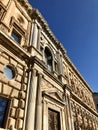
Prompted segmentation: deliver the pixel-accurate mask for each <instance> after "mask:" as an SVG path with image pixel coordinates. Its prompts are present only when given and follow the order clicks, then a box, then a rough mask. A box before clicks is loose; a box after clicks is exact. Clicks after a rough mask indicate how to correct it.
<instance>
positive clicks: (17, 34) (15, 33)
mask: <svg viewBox="0 0 98 130" xmlns="http://www.w3.org/2000/svg"><path fill="white" fill-rule="evenodd" d="M11 36H12V38H13V39H14V40H15V41H16V42H17V43H20V42H21V36H20V34H19V33H18V32H16V30H14V29H13V31H12V34H11Z"/></svg>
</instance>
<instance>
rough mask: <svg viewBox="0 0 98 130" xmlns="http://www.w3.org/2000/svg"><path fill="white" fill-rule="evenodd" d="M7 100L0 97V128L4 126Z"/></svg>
mask: <svg viewBox="0 0 98 130" xmlns="http://www.w3.org/2000/svg"><path fill="white" fill-rule="evenodd" d="M8 102H9V101H8V100H7V99H5V98H1V97H0V128H4V124H5V119H6V114H7V108H8Z"/></svg>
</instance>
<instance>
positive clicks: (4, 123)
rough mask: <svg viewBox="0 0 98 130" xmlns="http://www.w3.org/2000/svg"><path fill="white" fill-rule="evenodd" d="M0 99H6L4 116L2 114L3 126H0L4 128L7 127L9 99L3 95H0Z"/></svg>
mask: <svg viewBox="0 0 98 130" xmlns="http://www.w3.org/2000/svg"><path fill="white" fill-rule="evenodd" d="M0 99H6V100H8V103H7V108H6V111H5V114H4V115H5V116H4V119H3V127H0V129H6V128H7V119H8V115H9V110H10V104H11V99H9V98H6V97H5V96H3V95H0Z"/></svg>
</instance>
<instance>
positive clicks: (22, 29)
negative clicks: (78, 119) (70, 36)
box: [0, 0, 95, 109]
mask: <svg viewBox="0 0 98 130" xmlns="http://www.w3.org/2000/svg"><path fill="white" fill-rule="evenodd" d="M0 30H1V31H0V36H1V35H4V36H2V37H3V39H4V40H5V39H6V44H5V45H6V46H7V44H8V43H9V45H10V47H13V49H15V51H17V54H18V53H19V54H20V55H21V53H25V55H28V57H33V56H36V57H37V58H39V61H41V62H42V63H44V64H45V65H44V67H43V69H45V71H47V73H49V75H50V76H51V77H55V79H56V80H57V81H59V82H60V83H61V84H62V85H64V84H67V86H68V87H69V88H70V89H71V92H72V94H73V95H75V96H76V97H77V98H79V99H80V100H81V101H82V102H85V103H86V104H87V105H88V106H90V108H92V109H95V106H94V102H93V97H92V90H91V89H90V87H89V86H88V84H87V83H86V81H85V80H84V79H83V77H82V76H81V75H80V73H79V72H78V70H77V69H76V68H75V66H74V65H73V63H72V62H71V61H70V59H69V58H68V56H67V54H66V50H65V49H64V47H63V46H62V44H61V43H60V42H59V41H58V40H57V39H56V38H55V36H54V35H53V33H52V32H51V30H50V29H49V27H48V24H47V22H46V21H45V20H44V18H43V17H42V15H41V14H40V12H39V11H38V10H36V9H34V8H32V7H31V6H30V4H29V3H28V1H27V0H1V1H0ZM8 41H10V42H8ZM15 54H16V53H15Z"/></svg>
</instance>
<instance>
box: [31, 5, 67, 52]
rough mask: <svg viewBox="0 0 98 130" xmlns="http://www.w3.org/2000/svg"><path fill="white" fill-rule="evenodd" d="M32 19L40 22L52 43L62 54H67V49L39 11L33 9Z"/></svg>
mask: <svg viewBox="0 0 98 130" xmlns="http://www.w3.org/2000/svg"><path fill="white" fill-rule="evenodd" d="M31 18H32V20H33V19H37V20H38V22H39V23H40V24H41V26H42V28H43V29H44V31H45V33H46V34H47V36H48V37H49V38H50V39H51V41H52V42H53V43H54V44H55V45H56V46H57V48H58V49H60V50H61V52H62V53H64V54H66V50H65V48H64V47H63V45H62V44H61V43H60V42H59V41H58V39H57V38H56V37H55V35H54V34H53V32H52V31H51V29H50V28H49V26H48V23H47V21H46V20H45V19H44V18H43V16H42V14H41V13H40V12H39V10H38V9H35V8H33V10H32V15H31Z"/></svg>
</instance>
